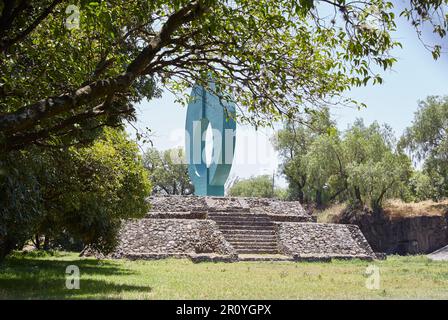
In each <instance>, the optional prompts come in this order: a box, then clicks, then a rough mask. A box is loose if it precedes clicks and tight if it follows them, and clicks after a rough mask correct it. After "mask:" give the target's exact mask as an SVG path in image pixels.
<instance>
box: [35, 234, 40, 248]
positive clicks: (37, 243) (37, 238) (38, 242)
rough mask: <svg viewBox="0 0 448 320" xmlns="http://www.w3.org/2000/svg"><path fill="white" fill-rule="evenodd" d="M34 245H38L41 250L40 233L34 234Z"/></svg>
mask: <svg viewBox="0 0 448 320" xmlns="http://www.w3.org/2000/svg"><path fill="white" fill-rule="evenodd" d="M34 247H36V249H37V250H40V240H39V235H38V234H37V233H36V235H35V236H34Z"/></svg>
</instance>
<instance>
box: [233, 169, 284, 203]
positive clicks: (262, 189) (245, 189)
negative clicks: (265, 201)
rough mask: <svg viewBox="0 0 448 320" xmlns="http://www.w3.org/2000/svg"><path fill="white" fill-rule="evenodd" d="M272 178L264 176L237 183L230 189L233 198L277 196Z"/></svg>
mask: <svg viewBox="0 0 448 320" xmlns="http://www.w3.org/2000/svg"><path fill="white" fill-rule="evenodd" d="M272 183H273V181H272V177H271V176H269V175H262V176H256V177H250V178H248V179H243V180H239V181H236V182H235V183H234V184H233V186H232V187H231V188H230V189H229V195H230V196H232V197H258V198H273V197H274V196H275V195H276V192H275V190H274V186H273V184H272Z"/></svg>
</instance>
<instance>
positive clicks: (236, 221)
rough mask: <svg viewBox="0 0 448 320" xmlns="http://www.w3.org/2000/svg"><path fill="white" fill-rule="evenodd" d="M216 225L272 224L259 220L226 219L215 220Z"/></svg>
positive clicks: (271, 224)
mask: <svg viewBox="0 0 448 320" xmlns="http://www.w3.org/2000/svg"><path fill="white" fill-rule="evenodd" d="M215 222H216V223H217V224H218V226H227V225H244V226H269V227H271V226H274V225H273V223H272V222H270V221H265V220H259V221H256V220H254V221H240V220H226V221H218V220H215Z"/></svg>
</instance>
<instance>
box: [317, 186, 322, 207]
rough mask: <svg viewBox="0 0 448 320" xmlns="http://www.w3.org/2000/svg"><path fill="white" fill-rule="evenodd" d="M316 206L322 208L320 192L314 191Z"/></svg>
mask: <svg viewBox="0 0 448 320" xmlns="http://www.w3.org/2000/svg"><path fill="white" fill-rule="evenodd" d="M316 206H318V207H320V206H322V191H321V190H316Z"/></svg>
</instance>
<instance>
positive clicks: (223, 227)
mask: <svg viewBox="0 0 448 320" xmlns="http://www.w3.org/2000/svg"><path fill="white" fill-rule="evenodd" d="M218 227H219V230H266V231H274V232H275V226H273V225H272V226H260V225H240V224H225V225H219V224H218Z"/></svg>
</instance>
